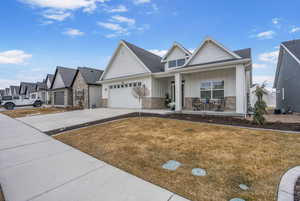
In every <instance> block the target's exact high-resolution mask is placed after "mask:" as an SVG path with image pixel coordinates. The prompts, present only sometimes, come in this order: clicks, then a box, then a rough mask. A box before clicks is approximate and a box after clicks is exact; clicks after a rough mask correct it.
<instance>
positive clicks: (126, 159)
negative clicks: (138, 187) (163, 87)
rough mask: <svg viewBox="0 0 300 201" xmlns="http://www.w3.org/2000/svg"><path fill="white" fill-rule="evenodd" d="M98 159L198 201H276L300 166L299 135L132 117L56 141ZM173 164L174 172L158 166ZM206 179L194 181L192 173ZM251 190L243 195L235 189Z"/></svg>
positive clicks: (78, 132)
mask: <svg viewBox="0 0 300 201" xmlns="http://www.w3.org/2000/svg"><path fill="white" fill-rule="evenodd" d="M55 138H56V139H58V140H60V141H62V142H64V143H66V144H69V145H71V146H73V147H76V148H78V149H80V150H82V151H83V152H86V153H88V154H90V155H92V156H94V157H96V158H98V159H100V160H103V161H105V162H107V163H109V164H112V165H114V166H116V167H118V168H120V169H123V170H125V171H127V172H129V173H132V174H134V175H136V176H138V177H140V178H143V179H145V180H147V181H150V182H152V183H154V184H157V185H159V186H162V187H164V188H166V189H168V190H170V191H172V192H176V193H178V194H180V195H182V196H184V197H186V198H189V199H191V200H197V201H228V200H230V199H231V198H233V197H240V198H244V199H245V200H247V201H250V200H253V201H254V200H255V201H272V200H273V201H275V200H276V193H277V186H278V184H279V182H280V177H281V175H282V174H283V173H284V172H285V171H286V170H288V169H289V168H291V167H293V166H296V165H299V164H300V152H299V150H300V135H298V134H288V133H280V132H273V131H261V130H253V129H241V128H235V127H228V126H217V125H210V124H205V123H192V122H186V121H180V120H169V119H160V118H142V120H141V119H139V118H131V119H124V120H120V121H115V122H110V123H105V124H102V125H96V126H92V127H87V128H82V129H78V130H73V131H70V132H67V133H63V134H61V135H57V136H55ZM169 160H177V161H179V162H181V163H182V164H183V166H181V167H179V168H178V169H177V170H176V171H168V170H165V169H163V168H162V167H161V166H162V165H163V164H164V163H165V162H167V161H169ZM198 167H200V168H204V169H206V171H207V173H208V175H207V176H204V177H196V176H193V175H192V174H191V170H192V168H198ZM241 183H243V184H247V185H249V186H250V190H248V191H242V190H241V189H239V187H238V186H239V184H241Z"/></svg>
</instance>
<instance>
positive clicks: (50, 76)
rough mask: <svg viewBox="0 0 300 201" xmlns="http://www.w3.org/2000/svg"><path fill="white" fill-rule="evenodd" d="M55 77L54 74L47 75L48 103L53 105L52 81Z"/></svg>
mask: <svg viewBox="0 0 300 201" xmlns="http://www.w3.org/2000/svg"><path fill="white" fill-rule="evenodd" d="M53 77H54V75H52V74H48V75H47V77H46V81H45V82H46V88H47V92H46V102H45V103H46V104H49V105H51V104H52V103H51V100H52V91H51V84H52V81H53Z"/></svg>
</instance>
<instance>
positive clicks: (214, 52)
mask: <svg viewBox="0 0 300 201" xmlns="http://www.w3.org/2000/svg"><path fill="white" fill-rule="evenodd" d="M232 58H233V56H232V55H230V54H229V53H227V52H226V51H225V50H223V49H222V48H220V47H218V46H217V45H215V44H214V43H212V42H206V43H205V44H204V46H203V47H202V48H201V49H200V50H199V51H198V52H197V53H196V55H195V56H194V57H193V59H192V60H191V61H190V62H189V64H190V65H194V64H200V63H208V62H213V61H220V60H226V59H232Z"/></svg>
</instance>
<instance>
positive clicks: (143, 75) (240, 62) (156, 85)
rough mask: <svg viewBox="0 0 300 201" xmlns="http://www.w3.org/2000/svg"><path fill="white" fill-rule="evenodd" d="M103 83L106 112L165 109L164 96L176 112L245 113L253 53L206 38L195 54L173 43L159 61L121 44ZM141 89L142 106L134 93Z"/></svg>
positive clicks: (134, 48)
mask: <svg viewBox="0 0 300 201" xmlns="http://www.w3.org/2000/svg"><path fill="white" fill-rule="evenodd" d="M99 83H101V84H102V99H101V102H100V103H101V106H102V107H110V108H147V109H161V108H165V107H166V106H165V100H166V95H168V96H169V97H170V98H171V99H172V101H173V102H174V103H175V106H176V107H175V110H176V111H182V110H199V111H211V112H215V111H223V112H228V113H229V112H230V113H234V114H238V115H244V114H246V113H247V106H248V103H249V100H248V99H249V98H248V97H249V90H250V86H251V84H252V64H251V49H249V48H248V49H242V50H237V51H231V50H229V49H227V48H226V47H224V46H223V45H222V44H220V43H219V42H217V41H215V40H214V39H212V38H206V39H205V40H204V41H203V42H202V43H201V44H200V45H199V47H198V48H197V49H196V50H195V51H194V52H193V53H191V52H190V51H188V50H187V49H186V48H184V47H183V46H182V45H180V44H179V43H177V42H175V43H174V44H173V45H172V47H171V48H170V49H169V51H168V52H167V53H166V55H165V56H164V57H163V58H161V57H159V56H157V55H155V54H152V53H151V52H149V51H147V50H144V49H142V48H139V47H137V46H135V45H133V44H131V43H128V42H126V41H123V40H122V41H120V43H119V45H118V47H117V49H116V50H115V52H114V54H113V56H112V57H111V60H110V61H109V63H108V65H107V67H106V69H105V71H104V73H103V74H102V76H101V79H100V81H99ZM135 86H143V87H144V88H145V89H146V90H147V91H148V92H147V96H146V97H144V98H143V99H142V101H139V100H138V99H137V98H135V97H134V96H133V95H132V88H133V87H135Z"/></svg>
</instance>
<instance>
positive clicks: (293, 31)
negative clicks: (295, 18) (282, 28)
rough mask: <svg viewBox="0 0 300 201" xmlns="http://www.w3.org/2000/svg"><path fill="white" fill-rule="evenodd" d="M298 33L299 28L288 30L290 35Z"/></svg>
mask: <svg viewBox="0 0 300 201" xmlns="http://www.w3.org/2000/svg"><path fill="white" fill-rule="evenodd" d="M298 31H300V27H294V28H292V29H291V30H290V33H296V32H298Z"/></svg>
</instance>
